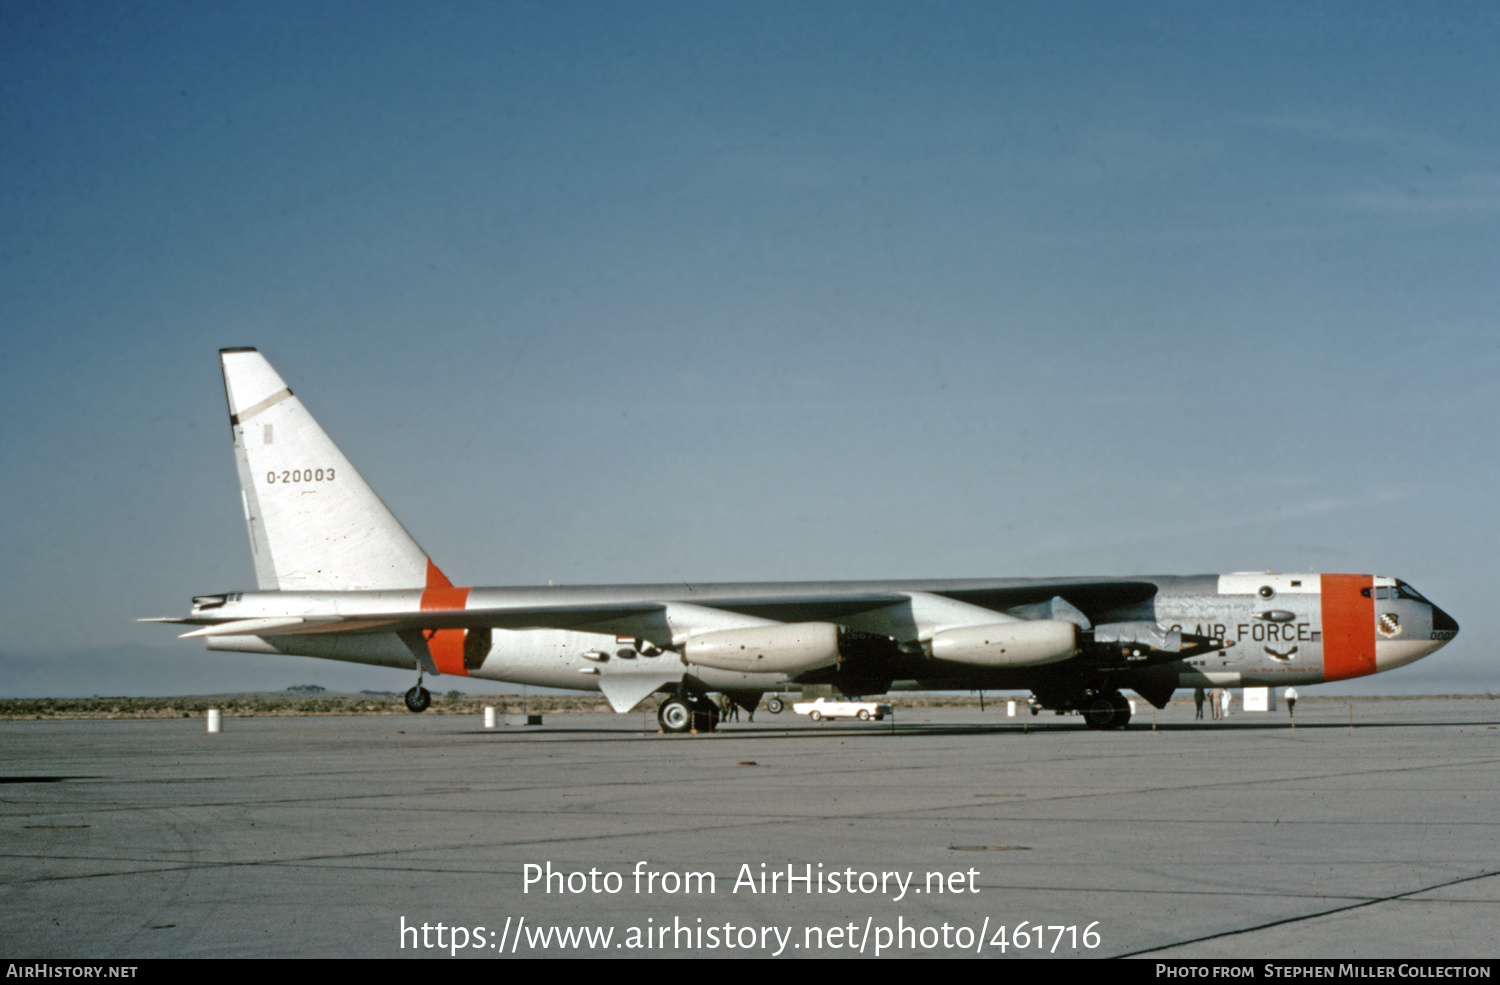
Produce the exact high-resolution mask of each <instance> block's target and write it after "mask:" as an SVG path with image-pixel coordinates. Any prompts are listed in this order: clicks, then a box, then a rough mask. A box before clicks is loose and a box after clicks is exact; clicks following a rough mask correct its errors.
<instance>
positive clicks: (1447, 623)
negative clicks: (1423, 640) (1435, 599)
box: [1432, 605, 1458, 643]
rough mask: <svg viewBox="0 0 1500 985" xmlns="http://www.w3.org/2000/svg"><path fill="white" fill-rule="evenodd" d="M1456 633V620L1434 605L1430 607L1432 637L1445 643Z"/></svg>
mask: <svg viewBox="0 0 1500 985" xmlns="http://www.w3.org/2000/svg"><path fill="white" fill-rule="evenodd" d="M1457 635H1458V621H1457V620H1456V619H1454V618H1453V617H1452V616H1450V615H1448V613H1446V612H1444V611H1443V610H1442V609H1439V608H1438V607H1437V606H1435V605H1434V606H1433V607H1432V638H1433V639H1434V640H1437V641H1439V642H1442V643H1446V642H1448V641H1449V640H1451V639H1453V637H1455V636H1457Z"/></svg>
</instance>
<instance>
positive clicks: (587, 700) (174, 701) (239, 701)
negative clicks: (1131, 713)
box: [0, 691, 1491, 721]
mask: <svg viewBox="0 0 1500 985" xmlns="http://www.w3.org/2000/svg"><path fill="white" fill-rule="evenodd" d="M788 697H796V696H795V695H788ZM1418 697H1420V698H1423V699H1427V700H1446V701H1461V700H1465V699H1470V700H1473V699H1477V700H1486V699H1488V698H1490V697H1491V696H1490V695H1485V694H1445V695H1421V696H1418V695H1400V696H1391V697H1354V698H1351V697H1345V696H1340V695H1327V696H1318V695H1310V694H1308V695H1303V696H1302V698H1301V699H1300V700H1301V701H1304V702H1315V703H1316V702H1322V701H1335V702H1350V701H1355V702H1358V701H1402V700H1411V699H1415V698H1418ZM659 700H660V699H659V698H651V699H650V700H648V701H647V703H646V705H645V707H644V709H642V710H644V711H654V710H655V709H656V705H657V703H658V702H659ZM880 700H881V701H884V702H886V703H887V704H890V705H893V706H894V707H896V708H970V707H973V708H977V707H979V697H978V695H975V694H966V693H921V692H915V693H905V694H893V695H887V696H885V697H883V698H881V699H880ZM1008 700H1016V701H1017V702H1024V700H1025V699H1024V696H1012V695H1009V694H1006V695H988V696H986V698H985V707H986V708H993V709H996V710H1000V711H1002V712H1003V710H1004V705H1005V702H1006V701H1008ZM523 701H524V705H523ZM1192 703H1193V693H1192V692H1191V691H1178V692H1177V694H1176V695H1175V696H1174V697H1173V699H1172V704H1174V705H1191V704H1192ZM1138 704H1139V705H1140V706H1141V707H1139V710H1140V711H1141V712H1142V713H1144V712H1145V711H1148V710H1149V706H1145V703H1144V702H1139V703H1138ZM486 705H493V706H494V708H495V710H496V711H497V712H499V713H500V714H502V715H509V714H519V713H520V712H521V711H523V710H525V711H533V712H542V713H544V714H567V713H569V712H608V711H610V707H609V703H608V702H606V701H605V700H604V698H603V697H602V696H600V695H593V694H578V695H574V694H542V695H536V694H534V695H530V696H527V697H526V698H524V699H523V698H522V696H521V695H519V694H468V695H455V694H446V693H442V692H437V691H434V692H433V695H432V706H431V707H430V708H428V709H427V714H429V715H478V714H481V713H482V711H483V710H484V707H485V706H486ZM210 708H218V709H219V711H220V712H221V713H223V715H224V716H225V717H226V718H250V717H266V716H275V715H406V714H409V712H408V711H407V710H406V706H405V705H404V704H403V703H402V700H401V696H400V695H385V694H313V695H308V694H280V693H270V694H223V695H203V696H198V697H177V698H0V721H6V720H9V721H25V720H41V719H91V718H202V717H203V716H204V715H205V714H206V713H207V711H208V709H210ZM763 710H764V708H763V707H762V711H763ZM769 720H774V719H769Z"/></svg>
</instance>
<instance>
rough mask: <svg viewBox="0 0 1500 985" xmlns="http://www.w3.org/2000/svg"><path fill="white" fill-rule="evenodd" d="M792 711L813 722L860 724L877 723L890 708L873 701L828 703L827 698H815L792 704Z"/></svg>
mask: <svg viewBox="0 0 1500 985" xmlns="http://www.w3.org/2000/svg"><path fill="white" fill-rule="evenodd" d="M792 711H794V712H796V713H797V714H799V715H806V716H807V717H808V718H811V719H812V720H813V721H815V722H818V721H822V720H823V719H825V718H857V719H859V720H860V721H862V722H868V721H869V720H870V719H872V718H873V719H875V721H877V722H878V721H880V720H881V719H882V718H884V717H885V716H887V715H889V714H890V713H891V706H890V705H883V704H880V703H878V702H875V701H830V700H828V699H827V698H815V699H813V700H812V701H797V702H794V703H793V704H792Z"/></svg>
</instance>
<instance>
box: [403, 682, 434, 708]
mask: <svg viewBox="0 0 1500 985" xmlns="http://www.w3.org/2000/svg"><path fill="white" fill-rule="evenodd" d="M430 704H432V694H431V693H430V692H428V690H427V689H426V688H425V687H423V686H422V685H420V684H418V685H417V686H416V687H414V688H412V689H411V690H410V691H407V692H406V710H407V711H426V710H427V706H428V705H430Z"/></svg>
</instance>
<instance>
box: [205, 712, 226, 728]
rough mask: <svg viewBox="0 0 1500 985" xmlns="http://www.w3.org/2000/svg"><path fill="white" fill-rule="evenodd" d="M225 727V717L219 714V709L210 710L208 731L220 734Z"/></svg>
mask: <svg viewBox="0 0 1500 985" xmlns="http://www.w3.org/2000/svg"><path fill="white" fill-rule="evenodd" d="M223 725H224V716H222V715H220V714H219V709H217V708H210V709H208V730H209V731H210V732H218V731H220V730H221V729H222V728H223Z"/></svg>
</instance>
